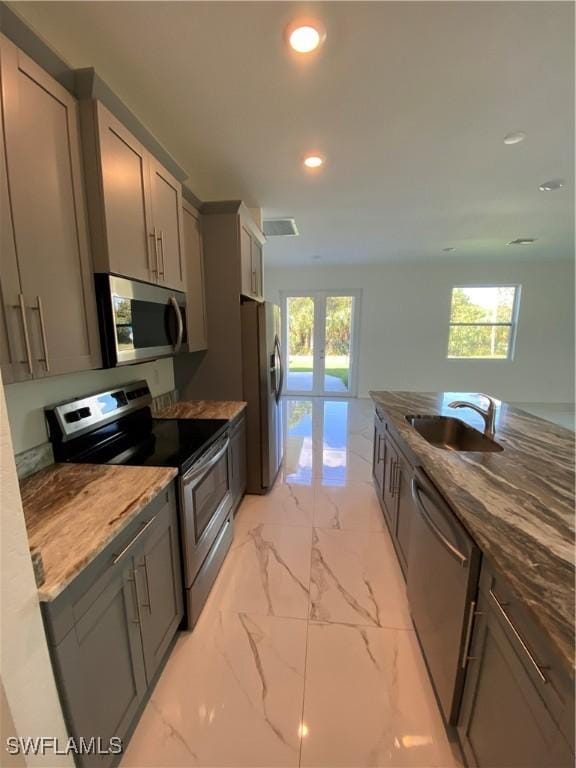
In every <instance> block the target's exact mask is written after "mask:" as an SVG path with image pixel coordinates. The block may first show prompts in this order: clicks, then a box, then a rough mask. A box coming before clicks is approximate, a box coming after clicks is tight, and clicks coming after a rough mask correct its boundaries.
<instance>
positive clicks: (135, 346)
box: [95, 274, 188, 368]
mask: <svg viewBox="0 0 576 768" xmlns="http://www.w3.org/2000/svg"><path fill="white" fill-rule="evenodd" d="M95 279H96V299H97V305H98V322H99V325H100V340H101V344H102V361H103V365H104V367H105V368H113V367H114V366H117V365H130V364H131V363H141V362H144V361H146V360H157V359H158V358H159V357H170V356H172V355H176V354H178V353H179V352H186V351H188V343H187V337H186V294H185V293H181V292H180V291H171V290H170V289H168V288H164V287H162V286H159V285H150V284H149V283H141V282H139V281H137V280H129V279H127V278H125V277H116V276H115V275H107V274H97V275H95Z"/></svg>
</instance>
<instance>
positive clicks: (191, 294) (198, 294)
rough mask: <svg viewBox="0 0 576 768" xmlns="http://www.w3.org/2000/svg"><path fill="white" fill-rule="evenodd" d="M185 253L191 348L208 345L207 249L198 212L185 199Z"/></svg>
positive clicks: (190, 350)
mask: <svg viewBox="0 0 576 768" xmlns="http://www.w3.org/2000/svg"><path fill="white" fill-rule="evenodd" d="M182 223H183V229H184V249H185V250H184V253H185V261H186V289H187V297H186V319H187V322H188V351H189V352H197V351H199V350H201V349H207V348H208V332H207V321H206V297H205V293H204V253H203V249H202V232H201V229H200V219H199V216H198V212H197V211H196V209H195V208H193V206H191V205H190V204H189V203H187V202H186V201H185V200H184V201H183V204H182Z"/></svg>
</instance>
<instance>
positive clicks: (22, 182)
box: [0, 38, 100, 376]
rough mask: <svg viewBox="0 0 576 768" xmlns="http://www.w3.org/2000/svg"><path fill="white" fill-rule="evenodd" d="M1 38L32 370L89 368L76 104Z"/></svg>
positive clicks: (95, 345)
mask: <svg viewBox="0 0 576 768" xmlns="http://www.w3.org/2000/svg"><path fill="white" fill-rule="evenodd" d="M0 45H1V66H2V106H3V110H4V131H5V141H6V148H5V149H6V165H7V177H8V185H9V190H10V204H11V213H12V224H13V236H14V242H15V249H16V254H17V259H18V268H19V274H20V282H21V292H22V294H23V299H22V300H23V304H24V305H25V320H26V325H27V327H28V329H29V338H30V346H31V358H32V363H33V369H34V375H35V376H46V375H57V374H63V373H70V372H72V371H80V370H86V369H90V368H96V367H98V365H99V364H100V354H99V337H98V325H97V319H96V301H95V296H94V285H93V277H92V262H91V257H90V251H89V244H88V231H87V225H86V219H85V200H84V189H83V179H82V170H81V156H80V138H79V123H78V105H77V103H76V100H75V99H74V98H73V97H72V96H71V95H70V94H69V93H68V92H67V91H66V90H65V89H64V88H62V87H61V86H60V85H59V84H58V83H57V82H56V81H55V80H53V79H52V78H51V77H50V76H49V75H47V74H46V72H44V70H42V69H41V68H40V67H38V66H37V65H36V64H35V63H34V62H33V61H32V60H31V59H29V58H28V57H27V56H25V55H24V54H23V53H22V52H21V51H20V50H19V49H18V48H16V47H15V46H14V45H13V44H12V43H10V42H9V41H7V40H6V39H5V38H2V40H1V43H0ZM3 277H4V275H3ZM12 282H13V281H12ZM13 293H14V288H13V287H12V288H11V290H10V296H9V297H7V303H8V305H9V307H10V308H11V307H13V306H14V304H15V302H14V296H13ZM20 333H21V331H20ZM23 359H25V358H23Z"/></svg>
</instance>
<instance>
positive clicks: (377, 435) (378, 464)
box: [372, 413, 386, 500]
mask: <svg viewBox="0 0 576 768" xmlns="http://www.w3.org/2000/svg"><path fill="white" fill-rule="evenodd" d="M385 456H386V441H385V439H384V422H383V421H382V419H381V418H380V416H379V415H378V414H377V413H376V415H375V417H374V446H373V455H372V475H373V477H374V483H375V485H376V489H377V493H378V498H379V499H380V500H382V499H383V497H384V476H385V475H384V473H385V468H386V463H385Z"/></svg>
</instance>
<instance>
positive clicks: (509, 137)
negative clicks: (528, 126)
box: [504, 131, 526, 144]
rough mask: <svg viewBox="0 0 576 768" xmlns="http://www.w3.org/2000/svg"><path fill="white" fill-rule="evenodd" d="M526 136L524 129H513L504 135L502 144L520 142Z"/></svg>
mask: <svg viewBox="0 0 576 768" xmlns="http://www.w3.org/2000/svg"><path fill="white" fill-rule="evenodd" d="M525 138H526V134H525V133H524V131H513V132H512V133H507V134H506V136H504V144H520V142H521V141H524V139H525Z"/></svg>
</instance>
